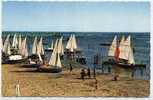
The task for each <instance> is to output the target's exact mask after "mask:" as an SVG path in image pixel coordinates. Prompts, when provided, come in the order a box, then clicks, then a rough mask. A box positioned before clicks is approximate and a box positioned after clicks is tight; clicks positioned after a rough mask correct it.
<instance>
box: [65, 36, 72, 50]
mask: <svg viewBox="0 0 153 100" xmlns="http://www.w3.org/2000/svg"><path fill="white" fill-rule="evenodd" d="M71 43H72V34H71V36H70V38H69V40H68V42H67V45H66V49H71Z"/></svg>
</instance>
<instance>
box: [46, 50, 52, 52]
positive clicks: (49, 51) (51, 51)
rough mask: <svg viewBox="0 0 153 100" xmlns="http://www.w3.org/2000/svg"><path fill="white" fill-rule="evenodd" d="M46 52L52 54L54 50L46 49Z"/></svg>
mask: <svg viewBox="0 0 153 100" xmlns="http://www.w3.org/2000/svg"><path fill="white" fill-rule="evenodd" d="M45 51H46V52H52V51H53V49H45Z"/></svg>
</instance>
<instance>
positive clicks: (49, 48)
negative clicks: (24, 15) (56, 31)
mask: <svg viewBox="0 0 153 100" xmlns="http://www.w3.org/2000/svg"><path fill="white" fill-rule="evenodd" d="M53 48H54V43H53V40H52V43H51V46H50V47H48V48H46V49H45V51H53Z"/></svg>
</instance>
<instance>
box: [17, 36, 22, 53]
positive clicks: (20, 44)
mask: <svg viewBox="0 0 153 100" xmlns="http://www.w3.org/2000/svg"><path fill="white" fill-rule="evenodd" d="M18 48H19V50H18V53H19V54H21V52H22V39H21V35H19V43H18Z"/></svg>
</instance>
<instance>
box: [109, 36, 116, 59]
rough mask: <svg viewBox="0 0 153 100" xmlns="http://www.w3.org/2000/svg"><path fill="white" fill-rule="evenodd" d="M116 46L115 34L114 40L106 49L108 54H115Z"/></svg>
mask: <svg viewBox="0 0 153 100" xmlns="http://www.w3.org/2000/svg"><path fill="white" fill-rule="evenodd" d="M116 47H117V36H115V37H114V40H113V41H112V44H111V46H110V48H109V51H108V56H112V57H114V56H115V51H116Z"/></svg>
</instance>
